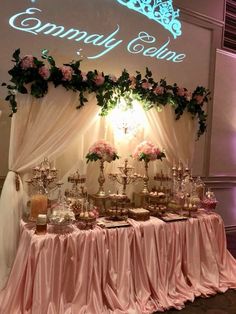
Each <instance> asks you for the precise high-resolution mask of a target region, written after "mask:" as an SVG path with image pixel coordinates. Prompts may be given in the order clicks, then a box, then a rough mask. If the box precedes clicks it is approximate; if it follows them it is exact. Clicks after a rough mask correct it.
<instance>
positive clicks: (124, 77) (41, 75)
mask: <svg viewBox="0 0 236 314" xmlns="http://www.w3.org/2000/svg"><path fill="white" fill-rule="evenodd" d="M12 61H13V62H14V63H15V64H14V66H13V68H12V69H10V70H9V71H8V73H9V74H10V75H11V79H10V82H12V83H13V84H8V85H7V84H6V83H3V84H2V85H3V86H6V87H7V89H8V95H7V96H6V100H7V101H9V103H10V107H11V114H10V116H12V115H13V114H14V113H16V112H17V102H16V94H17V92H19V93H22V94H27V93H28V90H27V88H26V85H27V84H30V94H31V95H32V96H34V97H36V98H40V97H43V96H44V95H45V94H46V93H47V92H48V83H50V82H52V83H53V84H54V86H55V87H57V86H58V85H62V86H64V87H65V88H66V89H67V90H73V91H75V92H77V91H78V92H79V93H80V103H79V104H78V106H77V107H76V108H77V109H79V108H80V107H82V106H84V105H85V103H86V102H87V99H86V98H85V96H84V95H85V92H88V93H95V94H96V98H97V102H98V105H99V106H100V107H101V115H102V116H105V115H107V114H108V112H109V111H110V110H111V109H113V108H114V107H115V106H116V105H117V104H118V103H119V102H120V99H121V98H124V99H125V102H126V104H127V108H129V107H132V102H133V100H134V99H136V100H138V101H140V102H141V103H142V105H143V108H144V109H145V110H149V109H150V108H153V107H155V108H157V109H158V110H160V111H161V110H162V107H163V106H166V105H171V106H172V107H173V109H174V111H175V117H176V119H177V120H178V119H179V118H180V117H181V115H182V114H183V113H184V111H187V112H189V113H190V114H191V115H192V118H195V117H197V118H198V123H199V128H198V132H197V138H199V137H200V136H201V135H202V134H203V133H204V132H205V131H206V118H207V114H206V113H205V111H204V110H203V105H204V104H205V103H207V102H208V100H209V94H210V92H209V90H208V89H206V88H205V87H202V86H197V87H196V89H195V90H194V92H193V93H191V92H190V91H188V90H187V89H186V88H185V87H179V86H178V85H177V84H173V85H169V84H167V82H166V80H165V79H161V80H160V82H157V81H155V80H154V79H153V77H152V72H151V71H150V70H149V69H148V68H146V73H145V75H144V76H142V74H141V73H140V72H138V71H136V75H130V74H129V73H128V72H127V71H126V70H125V69H124V70H123V71H122V74H121V76H120V77H118V78H116V77H115V76H112V75H105V74H104V73H103V72H98V71H97V70H94V71H89V72H87V73H85V72H82V71H81V69H80V64H81V60H79V61H72V62H70V63H68V64H63V66H61V67H58V66H56V63H55V60H54V59H53V57H52V56H49V55H48V50H46V49H44V50H42V60H38V59H37V58H36V57H34V56H32V55H26V56H24V57H23V58H21V57H20V49H17V50H16V51H15V52H14V53H13V60H12ZM45 61H47V64H46V63H45Z"/></svg>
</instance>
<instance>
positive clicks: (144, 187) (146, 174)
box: [141, 160, 149, 194]
mask: <svg viewBox="0 0 236 314" xmlns="http://www.w3.org/2000/svg"><path fill="white" fill-rule="evenodd" d="M148 163H149V161H147V160H145V161H144V176H143V190H142V191H141V193H142V194H148V193H149V189H148V181H149V176H148Z"/></svg>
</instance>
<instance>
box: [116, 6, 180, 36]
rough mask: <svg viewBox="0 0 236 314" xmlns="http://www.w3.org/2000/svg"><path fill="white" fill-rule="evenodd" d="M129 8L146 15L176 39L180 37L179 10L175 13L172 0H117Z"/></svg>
mask: <svg viewBox="0 0 236 314" xmlns="http://www.w3.org/2000/svg"><path fill="white" fill-rule="evenodd" d="M116 1H117V2H119V3H120V4H122V5H124V6H126V7H127V8H129V9H131V10H134V11H137V12H139V13H141V14H144V15H146V16H147V17H148V18H149V19H151V20H154V21H156V22H157V23H159V24H161V25H162V26H164V28H166V29H167V30H168V31H170V32H171V33H172V35H173V36H174V38H176V37H177V36H180V35H181V34H182V32H181V23H180V21H179V20H177V19H176V18H177V17H179V9H177V10H176V11H174V8H173V5H172V0H116Z"/></svg>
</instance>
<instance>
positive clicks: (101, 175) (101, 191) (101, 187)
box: [96, 159, 106, 197]
mask: <svg viewBox="0 0 236 314" xmlns="http://www.w3.org/2000/svg"><path fill="white" fill-rule="evenodd" d="M98 183H99V189H98V191H97V193H96V196H99V197H103V196H105V194H106V193H105V191H104V183H105V176H104V160H102V159H101V160H100V173H99V177H98Z"/></svg>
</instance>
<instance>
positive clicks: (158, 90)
mask: <svg viewBox="0 0 236 314" xmlns="http://www.w3.org/2000/svg"><path fill="white" fill-rule="evenodd" d="M153 92H154V94H156V95H163V94H164V87H163V86H157V87H156V88H155V89H154V91H153Z"/></svg>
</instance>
